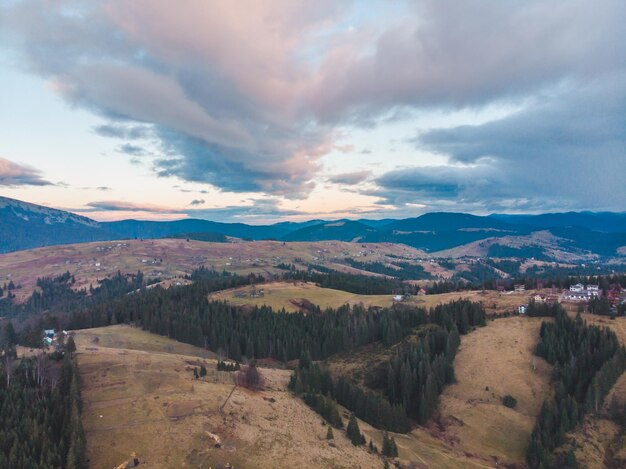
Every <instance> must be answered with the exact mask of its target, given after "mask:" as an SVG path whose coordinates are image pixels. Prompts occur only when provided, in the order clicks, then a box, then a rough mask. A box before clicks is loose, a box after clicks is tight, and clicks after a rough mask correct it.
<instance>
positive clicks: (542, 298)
mask: <svg viewBox="0 0 626 469" xmlns="http://www.w3.org/2000/svg"><path fill="white" fill-rule="evenodd" d="M533 300H534V301H535V303H546V302H547V301H548V298H547V297H546V295H540V294H539V293H537V294H536V295H535V296H533Z"/></svg>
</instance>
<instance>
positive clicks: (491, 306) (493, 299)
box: [209, 282, 548, 315]
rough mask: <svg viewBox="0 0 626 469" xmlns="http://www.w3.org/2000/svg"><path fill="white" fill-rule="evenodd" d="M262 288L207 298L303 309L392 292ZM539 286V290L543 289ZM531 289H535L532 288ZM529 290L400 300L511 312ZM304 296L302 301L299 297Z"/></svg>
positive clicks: (293, 285) (286, 285) (378, 298)
mask: <svg viewBox="0 0 626 469" xmlns="http://www.w3.org/2000/svg"><path fill="white" fill-rule="evenodd" d="M258 288H262V289H263V294H262V296H260V295H257V296H253V295H252V294H251V292H252V291H253V289H252V287H249V286H247V287H239V288H232V289H228V290H222V291H219V292H215V293H212V294H211V295H209V298H210V299H214V300H220V301H226V302H228V303H231V304H233V305H240V306H241V305H254V306H261V305H267V306H270V307H271V308H273V309H275V310H280V309H283V308H284V309H285V311H292V312H293V311H300V310H303V303H307V304H308V303H310V304H314V305H317V306H319V307H320V308H321V309H325V308H337V307H339V306H341V305H344V304H350V305H355V304H362V305H364V306H365V307H368V306H379V307H389V306H391V305H392V304H394V303H397V302H396V301H394V295H391V294H389V295H357V294H354V293H350V292H346V291H342V290H334V289H332V288H322V287H319V286H317V285H315V284H313V283H306V282H270V283H266V284H263V285H261V286H260V287H259V286H257V287H255V289H258ZM547 291H548V290H542V291H541V292H547ZM532 293H535V292H532ZM530 294H531V293H530V292H497V291H493V290H485V291H478V290H473V291H461V292H452V293H441V294H435V295H424V296H417V295H414V296H411V297H409V298H407V299H404V300H402V302H401V303H402V304H406V305H411V306H419V307H423V308H432V307H434V306H437V305H439V304H444V303H449V302H450V301H455V300H459V299H467V300H470V301H474V302H478V303H481V304H482V305H483V307H484V308H485V311H486V312H487V314H496V315H501V314H505V313H511V312H513V311H515V309H516V308H517V307H518V306H519V305H520V304H524V303H527V302H528V298H529V296H530ZM303 300H305V301H303Z"/></svg>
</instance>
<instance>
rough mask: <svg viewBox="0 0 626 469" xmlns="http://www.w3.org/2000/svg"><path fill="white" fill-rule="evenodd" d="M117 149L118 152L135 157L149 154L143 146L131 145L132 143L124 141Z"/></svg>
mask: <svg viewBox="0 0 626 469" xmlns="http://www.w3.org/2000/svg"><path fill="white" fill-rule="evenodd" d="M117 151H118V153H124V154H126V155H130V156H135V157H136V156H145V155H147V154H148V152H147V151H146V150H145V149H144V148H143V147H140V146H137V145H131V144H130V143H124V144H123V145H120V146H119V147H117Z"/></svg>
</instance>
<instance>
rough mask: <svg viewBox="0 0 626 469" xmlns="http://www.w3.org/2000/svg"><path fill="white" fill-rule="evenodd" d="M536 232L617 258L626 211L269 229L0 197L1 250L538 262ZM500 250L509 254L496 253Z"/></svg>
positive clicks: (432, 217)
mask: <svg viewBox="0 0 626 469" xmlns="http://www.w3.org/2000/svg"><path fill="white" fill-rule="evenodd" d="M540 231H545V232H549V233H550V235H551V236H552V237H548V239H554V246H551V249H550V250H549V251H550V252H557V251H559V250H563V251H564V252H571V253H573V252H575V253H578V254H580V253H581V252H585V253H592V254H597V255H600V256H606V257H611V256H619V254H618V252H617V250H618V248H620V247H624V246H626V213H613V212H598V213H595V212H568V213H548V214H541V215H503V214H494V215H489V216H478V215H471V214H467V213H454V212H433V213H427V214H424V215H422V216H419V217H415V218H406V219H402V220H394V219H385V220H364V219H363V220H349V219H342V220H332V221H327V220H309V221H305V222H280V223H275V224H271V225H248V224H245V223H220V222H214V221H209V220H198V219H183V220H176V221H141V220H122V221H114V222H97V221H95V220H92V219H90V218H87V217H84V216H80V215H75V214H73V213H69V212H66V211H63V210H57V209H53V208H47V207H42V206H40V205H35V204H30V203H27V202H22V201H19V200H15V199H10V198H7V197H0V252H10V251H17V250H23V249H31V248H35V247H41V246H51V245H58V244H72V243H83V242H90V241H107V240H117V239H129V238H145V239H151V238H164V237H185V235H186V234H187V235H189V236H192V237H194V238H195V239H198V238H200V239H202V238H204V239H206V240H216V241H217V240H223V238H222V236H229V237H235V238H242V239H251V240H261V239H276V240H282V241H324V240H337V241H358V242H389V243H401V244H406V245H409V246H412V247H415V248H418V249H423V250H425V251H429V252H437V251H445V250H450V249H454V248H459V247H462V246H470V245H471V244H472V243H476V242H479V241H481V240H485V241H488V242H489V243H490V244H491V245H493V244H494V243H495V244H496V245H499V244H500V243H504V244H503V245H506V243H507V242H509V243H510V242H512V241H511V240H515V243H514V244H516V245H517V246H518V248H517V249H519V243H520V242H521V241H520V240H526V241H524V242H525V243H531V244H529V245H528V249H526V250H523V251H520V252H529V253H530V252H537V253H539V254H541V255H542V256H543V255H544V254H543V253H544V251H546V249H547V248H546V246H545V243H544V244H543V245H541V246H539V245H537V246H533V245H532V240H533V239H535V238H536V236H535V237H533V236H529V235H531V234H532V233H537V232H540ZM544 238H545V237H544ZM498 240H502V241H498ZM527 240H531V241H527ZM456 251H457V252H458V249H457V250H456ZM474 251H475V250H474ZM461 252H462V250H461ZM468 252H469V251H468ZM499 252H509V251H506V249H504V250H503V249H499ZM546 256H547V255H546Z"/></svg>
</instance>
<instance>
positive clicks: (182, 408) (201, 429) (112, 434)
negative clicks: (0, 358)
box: [76, 326, 383, 469]
mask: <svg viewBox="0 0 626 469" xmlns="http://www.w3.org/2000/svg"><path fill="white" fill-rule="evenodd" d="M155 339H156V340H158V342H156V343H155V342H153V341H154V340H155ZM76 343H77V347H78V352H77V356H78V361H79V364H80V372H81V378H82V383H83V388H82V397H83V401H84V409H83V421H84V429H85V433H86V436H87V457H88V458H89V463H90V467H93V468H95V469H100V468H111V467H114V466H116V465H118V464H120V463H122V462H123V461H125V460H127V459H129V457H130V455H131V453H136V454H137V456H138V457H139V459H140V461H141V464H142V466H145V467H150V468H164V469H166V468H171V467H184V466H189V467H207V468H208V467H216V466H217V465H218V464H221V465H224V464H227V463H230V464H231V465H233V466H235V467H246V468H248V467H249V468H265V467H281V466H282V467H345V468H352V467H355V468H356V467H362V468H365V467H367V468H370V467H371V468H376V467H381V468H382V466H383V463H382V460H381V459H380V458H379V457H378V456H375V455H373V454H370V453H368V452H367V451H366V450H364V449H363V448H357V447H354V446H353V445H352V444H351V443H350V441H349V440H348V439H347V438H346V436H345V433H344V432H342V431H339V430H337V431H335V437H334V440H333V442H332V443H329V442H328V441H327V440H326V439H325V436H326V431H327V427H326V426H324V425H323V424H321V423H320V417H319V416H318V415H317V414H316V413H315V412H313V411H312V410H311V409H309V408H308V407H307V406H306V405H305V404H304V403H303V402H302V401H300V400H298V399H296V398H295V397H294V396H292V394H291V393H290V392H288V391H287V389H286V386H287V382H288V380H289V376H290V374H291V372H290V371H288V370H282V369H275V368H268V367H264V368H261V374H262V376H263V379H264V383H265V385H264V390H263V391H261V392H252V391H249V390H247V389H245V388H241V387H238V386H235V385H234V383H233V376H232V375H233V374H232V373H228V372H218V371H216V369H215V366H216V360H215V359H213V358H199V357H201V356H202V355H205V351H204V350H202V349H196V351H195V352H194V351H193V350H191V349H189V348H188V347H187V346H184V347H182V348H181V345H182V344H179V343H177V342H175V341H172V340H169V339H163V338H161V337H156V336H153V335H152V334H150V333H147V332H143V331H140V330H136V329H133V328H131V327H129V326H111V327H108V328H102V329H94V330H85V331H78V332H77V335H76ZM129 346H130V347H131V348H128V347H129ZM159 349H160V350H159ZM200 364H205V365H206V367H207V370H208V374H207V377H206V378H203V379H200V380H195V379H194V378H193V373H192V370H193V368H194V367H199V366H200ZM217 443H219V445H220V446H221V447H220V448H216V444H217Z"/></svg>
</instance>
